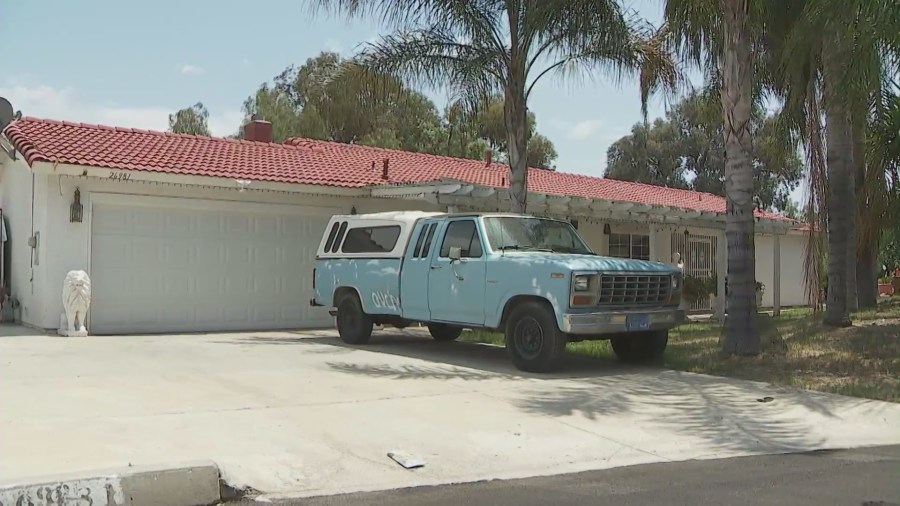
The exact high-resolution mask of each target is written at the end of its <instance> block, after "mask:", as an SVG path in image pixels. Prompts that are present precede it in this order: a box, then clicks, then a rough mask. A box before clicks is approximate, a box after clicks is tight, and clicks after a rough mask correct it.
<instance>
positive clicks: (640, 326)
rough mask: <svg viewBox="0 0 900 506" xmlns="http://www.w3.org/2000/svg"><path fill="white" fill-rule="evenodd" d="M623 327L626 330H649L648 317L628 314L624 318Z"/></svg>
mask: <svg viewBox="0 0 900 506" xmlns="http://www.w3.org/2000/svg"><path fill="white" fill-rule="evenodd" d="M625 327H626V328H628V330H647V329H649V328H650V315H646V314H630V315H628V316H627V317H626V318H625Z"/></svg>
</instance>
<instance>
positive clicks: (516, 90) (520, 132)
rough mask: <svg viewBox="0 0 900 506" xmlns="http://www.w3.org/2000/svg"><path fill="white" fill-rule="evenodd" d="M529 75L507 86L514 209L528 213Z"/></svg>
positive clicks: (510, 193)
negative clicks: (526, 86)
mask: <svg viewBox="0 0 900 506" xmlns="http://www.w3.org/2000/svg"><path fill="white" fill-rule="evenodd" d="M526 116H527V110H526V107H525V79H524V76H523V77H522V80H521V85H519V83H511V85H510V86H508V87H507V90H506V96H505V100H504V119H505V121H506V139H507V148H508V150H509V197H510V204H511V211H512V212H514V213H524V212H525V207H526V201H527V196H528V163H527V162H528V146H527V137H526V123H527V121H526Z"/></svg>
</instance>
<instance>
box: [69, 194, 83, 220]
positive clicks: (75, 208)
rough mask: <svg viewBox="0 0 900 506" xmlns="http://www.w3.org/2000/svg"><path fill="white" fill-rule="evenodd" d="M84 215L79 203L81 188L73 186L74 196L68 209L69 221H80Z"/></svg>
mask: <svg viewBox="0 0 900 506" xmlns="http://www.w3.org/2000/svg"><path fill="white" fill-rule="evenodd" d="M83 215H84V207H83V206H82V205H81V190H79V189H78V188H75V198H74V199H73V200H72V207H71V208H70V209H69V221H70V222H72V223H81V218H82V216H83Z"/></svg>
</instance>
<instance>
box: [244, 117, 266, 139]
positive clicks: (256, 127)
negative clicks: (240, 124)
mask: <svg viewBox="0 0 900 506" xmlns="http://www.w3.org/2000/svg"><path fill="white" fill-rule="evenodd" d="M244 140H248V141H259V142H272V123H269V122H268V121H266V120H264V119H262V118H261V117H260V116H259V115H257V114H254V115H253V116H250V121H249V122H247V124H246V125H244Z"/></svg>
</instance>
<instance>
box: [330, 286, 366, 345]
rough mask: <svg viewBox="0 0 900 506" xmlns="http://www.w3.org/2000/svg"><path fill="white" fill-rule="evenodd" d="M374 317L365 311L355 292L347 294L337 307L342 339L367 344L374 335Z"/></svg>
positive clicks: (339, 331)
mask: <svg viewBox="0 0 900 506" xmlns="http://www.w3.org/2000/svg"><path fill="white" fill-rule="evenodd" d="M374 325H375V323H374V322H373V321H372V317H371V316H369V315H367V314H366V313H365V312H363V308H362V304H361V303H360V302H359V297H357V296H356V294H355V293H352V294H350V295H347V296H345V297H344V298H342V299H341V302H340V303H339V304H338V307H337V328H338V335H340V336H341V340H342V341H344V342H345V343H347V344H366V343H367V342H369V338H370V337H372V327H373V326H374Z"/></svg>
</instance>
